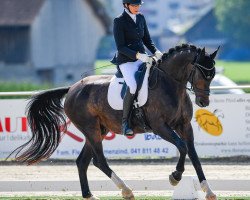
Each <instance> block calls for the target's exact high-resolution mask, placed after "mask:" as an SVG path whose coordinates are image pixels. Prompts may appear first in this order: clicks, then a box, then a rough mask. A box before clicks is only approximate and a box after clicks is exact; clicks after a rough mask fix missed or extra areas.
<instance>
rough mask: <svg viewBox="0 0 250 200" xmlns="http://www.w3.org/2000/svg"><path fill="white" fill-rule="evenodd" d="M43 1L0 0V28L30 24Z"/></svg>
mask: <svg viewBox="0 0 250 200" xmlns="http://www.w3.org/2000/svg"><path fill="white" fill-rule="evenodd" d="M44 1H45V0H0V26H16V25H18V26H28V25H30V24H32V22H33V20H34V19H35V17H36V15H37V13H38V11H39V10H40V8H41V7H42V5H43V3H44Z"/></svg>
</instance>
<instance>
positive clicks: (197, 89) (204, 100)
mask: <svg viewBox="0 0 250 200" xmlns="http://www.w3.org/2000/svg"><path fill="white" fill-rule="evenodd" d="M218 50H219V47H218V49H217V50H216V51H215V52H214V53H212V54H208V53H206V51H205V48H203V49H202V50H201V51H200V52H199V53H198V54H197V56H196V57H195V60H194V61H193V63H192V64H193V68H192V70H191V73H190V76H189V82H190V83H191V88H192V90H193V91H194V93H195V103H196V104H197V105H198V106H200V107H205V106H208V105H209V94H210V89H209V87H210V83H211V81H212V79H213V78H214V76H215V67H214V65H215V61H214V59H215V57H216V54H217V52H218Z"/></svg>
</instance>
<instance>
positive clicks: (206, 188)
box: [186, 124, 217, 200]
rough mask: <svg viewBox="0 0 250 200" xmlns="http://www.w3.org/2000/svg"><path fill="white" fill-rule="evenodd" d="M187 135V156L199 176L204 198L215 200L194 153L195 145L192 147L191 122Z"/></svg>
mask: <svg viewBox="0 0 250 200" xmlns="http://www.w3.org/2000/svg"><path fill="white" fill-rule="evenodd" d="M188 127H189V128H188V137H187V138H186V139H187V147H188V156H189V158H190V160H191V162H192V164H193V166H194V168H195V171H196V173H197V176H198V178H199V181H200V184H201V188H202V190H203V191H204V192H206V199H207V200H216V199H217V197H216V195H215V194H214V193H213V192H212V190H211V188H210V186H209V184H208V182H207V180H206V178H205V175H204V172H203V170H202V166H201V163H200V160H199V157H198V155H197V153H196V150H195V147H194V137H193V129H192V126H191V124H190V125H189V126H188Z"/></svg>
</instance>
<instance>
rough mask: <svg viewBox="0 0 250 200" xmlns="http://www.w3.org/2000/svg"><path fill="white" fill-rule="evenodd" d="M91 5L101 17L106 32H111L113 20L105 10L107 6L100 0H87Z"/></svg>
mask: <svg viewBox="0 0 250 200" xmlns="http://www.w3.org/2000/svg"><path fill="white" fill-rule="evenodd" d="M85 1H86V2H87V3H88V4H89V5H90V7H91V8H92V10H93V12H94V13H95V15H96V16H97V17H98V18H99V20H100V21H101V23H102V25H103V26H104V28H105V30H106V33H111V32H112V31H111V24H112V21H111V19H110V17H109V15H108V13H107V11H106V10H105V7H104V6H103V4H102V3H101V2H100V1H99V0H85Z"/></svg>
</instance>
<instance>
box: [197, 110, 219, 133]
mask: <svg viewBox="0 0 250 200" xmlns="http://www.w3.org/2000/svg"><path fill="white" fill-rule="evenodd" d="M218 112H219V111H218V110H215V111H214V112H213V113H211V112H209V111H208V110H205V109H199V110H197V111H196V112H195V119H196V121H197V123H198V124H199V126H200V127H201V128H202V129H203V130H204V131H206V132H207V133H208V134H210V135H213V136H220V135H221V134H222V132H223V127H222V124H221V122H220V120H219V117H222V118H223V117H224V115H223V114H219V115H218V116H216V114H218Z"/></svg>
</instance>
